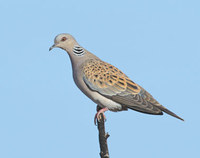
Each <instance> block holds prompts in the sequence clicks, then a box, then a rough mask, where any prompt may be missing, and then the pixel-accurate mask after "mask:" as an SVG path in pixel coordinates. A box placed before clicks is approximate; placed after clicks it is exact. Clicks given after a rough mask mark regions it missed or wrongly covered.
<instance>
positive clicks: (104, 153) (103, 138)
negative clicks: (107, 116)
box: [97, 105, 110, 158]
mask: <svg viewBox="0 0 200 158" xmlns="http://www.w3.org/2000/svg"><path fill="white" fill-rule="evenodd" d="M99 110H101V107H100V106H98V105H97V111H99ZM104 122H105V120H104V117H103V114H102V113H101V114H100V117H99V119H97V126H98V130H99V144H100V156H101V158H109V152H108V144H107V139H108V137H109V136H110V135H109V134H108V133H106V132H105V125H104Z"/></svg>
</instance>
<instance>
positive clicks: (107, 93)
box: [49, 33, 184, 123]
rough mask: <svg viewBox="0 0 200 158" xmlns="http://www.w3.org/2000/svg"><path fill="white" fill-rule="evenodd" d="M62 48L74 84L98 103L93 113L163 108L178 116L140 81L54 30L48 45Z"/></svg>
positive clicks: (160, 111) (154, 111)
mask: <svg viewBox="0 0 200 158" xmlns="http://www.w3.org/2000/svg"><path fill="white" fill-rule="evenodd" d="M53 48H61V49H63V50H65V51H66V52H67V53H68V55H69V57H70V60H71V64H72V71H73V79H74V82H75V84H76V85H77V87H78V88H79V89H80V90H81V91H82V92H83V93H84V94H85V95H86V96H87V97H89V98H90V99H91V100H92V101H93V102H95V103H96V104H97V105H98V106H100V107H101V109H100V110H99V111H97V113H96V115H95V119H94V121H95V123H96V119H97V121H98V120H99V117H100V114H101V113H102V114H103V116H104V117H105V115H104V112H105V111H107V110H109V111H113V112H118V111H126V110H128V109H132V110H135V111H138V112H141V113H146V114H152V115H163V112H165V113H167V114H169V115H171V116H173V117H175V118H178V119H180V120H182V121H184V119H182V118H181V117H179V116H178V115H176V114H175V113H173V112H172V111H170V110H168V109H167V108H166V107H164V106H163V105H161V104H160V103H159V102H158V101H157V100H156V99H154V98H153V96H152V95H151V94H150V93H148V92H147V91H146V90H145V89H144V88H142V87H141V86H140V85H138V84H136V83H135V82H133V81H132V80H131V79H130V78H129V77H128V76H127V75H125V74H124V73H123V72H122V71H121V70H119V69H118V68H116V67H115V66H113V65H111V64H109V63H107V62H104V61H103V60H101V59H100V58H98V57H97V56H96V55H94V54H92V53H91V52H89V51H88V50H86V49H85V48H83V47H82V46H80V45H79V43H78V42H77V41H76V39H75V38H74V37H73V36H72V35H70V34H68V33H62V34H58V35H57V36H56V37H55V39H54V44H53V45H52V46H51V47H50V48H49V51H51V50H52V49H53Z"/></svg>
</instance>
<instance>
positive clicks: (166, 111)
mask: <svg viewBox="0 0 200 158" xmlns="http://www.w3.org/2000/svg"><path fill="white" fill-rule="evenodd" d="M157 108H159V109H160V110H162V111H163V112H165V113H167V114H169V115H171V116H173V117H176V118H177V119H180V120H182V121H184V119H182V118H181V117H179V116H178V115H176V114H175V113H173V112H171V111H170V110H168V109H166V108H165V107H163V106H157Z"/></svg>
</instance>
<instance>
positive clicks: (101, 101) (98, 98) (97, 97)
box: [90, 91, 122, 111]
mask: <svg viewBox="0 0 200 158" xmlns="http://www.w3.org/2000/svg"><path fill="white" fill-rule="evenodd" d="M90 99H92V100H93V101H94V102H95V103H96V104H98V105H99V106H101V107H107V108H108V109H109V110H111V111H121V110H122V105H121V104H119V103H116V102H114V101H112V100H111V99H108V98H106V97H104V96H102V95H101V94H99V93H97V92H94V91H93V92H92V95H91V98H90Z"/></svg>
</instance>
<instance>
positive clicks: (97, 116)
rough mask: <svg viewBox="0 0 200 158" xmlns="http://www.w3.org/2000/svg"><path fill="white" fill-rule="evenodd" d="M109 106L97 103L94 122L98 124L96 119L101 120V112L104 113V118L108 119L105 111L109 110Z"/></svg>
mask: <svg viewBox="0 0 200 158" xmlns="http://www.w3.org/2000/svg"><path fill="white" fill-rule="evenodd" d="M107 110H108V108H101V107H100V106H99V105H97V113H96V115H95V117H94V124H95V125H96V120H97V121H99V120H100V117H101V116H100V114H101V113H102V114H103V119H104V120H106V116H105V115H104V112H105V111H107Z"/></svg>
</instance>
